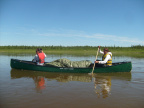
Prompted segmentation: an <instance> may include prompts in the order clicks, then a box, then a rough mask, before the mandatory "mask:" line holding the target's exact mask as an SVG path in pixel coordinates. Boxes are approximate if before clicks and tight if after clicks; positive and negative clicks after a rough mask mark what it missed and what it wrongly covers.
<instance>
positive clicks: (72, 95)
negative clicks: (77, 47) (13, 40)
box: [0, 54, 144, 108]
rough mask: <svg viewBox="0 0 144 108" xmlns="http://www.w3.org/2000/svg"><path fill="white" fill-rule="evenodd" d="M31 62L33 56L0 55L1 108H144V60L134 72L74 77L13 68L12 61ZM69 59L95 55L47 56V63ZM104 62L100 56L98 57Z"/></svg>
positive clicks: (138, 61)
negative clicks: (12, 59) (14, 59)
mask: <svg viewBox="0 0 144 108" xmlns="http://www.w3.org/2000/svg"><path fill="white" fill-rule="evenodd" d="M11 58H16V59H21V60H32V59H33V56H32V55H25V54H24V55H0V108H96V107H97V108H144V65H143V64H144V58H132V57H113V62H118V61H132V71H131V73H109V74H94V76H93V77H92V76H90V75H88V74H76V73H75V74H74V73H50V72H34V71H25V70H16V69H11V67H10V59H11ZM59 58H67V59H70V60H72V61H80V60H91V61H92V62H93V61H94V60H95V57H94V56H86V57H78V56H67V55H48V57H47V58H46V61H53V60H56V59H59ZM98 59H101V57H98Z"/></svg>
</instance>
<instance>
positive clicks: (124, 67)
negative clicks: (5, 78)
mask: <svg viewBox="0 0 144 108" xmlns="http://www.w3.org/2000/svg"><path fill="white" fill-rule="evenodd" d="M10 65H11V68H15V69H22V70H33V71H44V72H71V73H72V72H73V73H90V72H92V67H88V68H72V67H54V66H50V65H44V66H40V65H36V64H34V63H32V62H30V61H24V60H17V59H11V62H10ZM131 69H132V64H131V62H121V63H117V65H114V66H108V67H95V69H94V73H111V72H130V71H131Z"/></svg>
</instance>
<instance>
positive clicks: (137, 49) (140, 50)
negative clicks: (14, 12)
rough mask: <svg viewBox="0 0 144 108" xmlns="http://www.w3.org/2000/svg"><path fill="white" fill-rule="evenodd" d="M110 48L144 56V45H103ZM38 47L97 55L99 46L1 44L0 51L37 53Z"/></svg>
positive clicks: (49, 51)
mask: <svg viewBox="0 0 144 108" xmlns="http://www.w3.org/2000/svg"><path fill="white" fill-rule="evenodd" d="M104 47H107V48H109V50H110V51H111V52H112V53H113V56H132V57H142V58H143V57H144V46H141V45H136V46H131V47H115V46H101V50H103V48H104ZM37 48H42V49H43V51H44V52H45V53H47V54H70V55H80V56H84V55H95V54H96V51H97V49H98V47H97V46H0V53H27V54H35V50H36V49H37Z"/></svg>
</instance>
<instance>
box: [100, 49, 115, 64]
mask: <svg viewBox="0 0 144 108" xmlns="http://www.w3.org/2000/svg"><path fill="white" fill-rule="evenodd" d="M99 52H100V53H101V54H104V52H103V51H101V50H99ZM109 54H111V55H112V53H111V52H108V55H107V56H106V58H105V59H104V61H99V64H105V63H107V61H108V60H109V59H111V56H110V55H109Z"/></svg>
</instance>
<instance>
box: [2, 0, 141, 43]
mask: <svg viewBox="0 0 144 108" xmlns="http://www.w3.org/2000/svg"><path fill="white" fill-rule="evenodd" d="M0 45H35V46H37V45H40V46H42V45H46V46H47V45H50V46H51V45H54V46H55V45H62V46H77V45H78V46H84V45H89V46H98V45H101V46H114V45H115V46H131V45H144V0H0Z"/></svg>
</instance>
